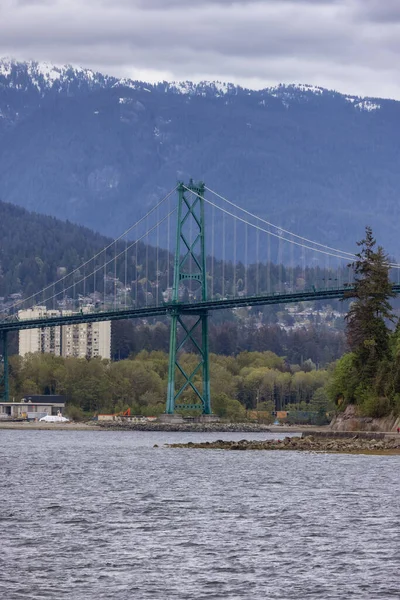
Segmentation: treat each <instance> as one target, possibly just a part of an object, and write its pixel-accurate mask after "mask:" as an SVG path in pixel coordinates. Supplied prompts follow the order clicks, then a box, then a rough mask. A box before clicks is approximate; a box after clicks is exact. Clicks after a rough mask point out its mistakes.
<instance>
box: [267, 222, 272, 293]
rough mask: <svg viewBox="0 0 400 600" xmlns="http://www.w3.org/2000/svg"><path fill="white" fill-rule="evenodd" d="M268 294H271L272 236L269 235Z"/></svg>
mask: <svg viewBox="0 0 400 600" xmlns="http://www.w3.org/2000/svg"><path fill="white" fill-rule="evenodd" d="M267 292H268V294H270V293H271V236H270V235H269V233H267Z"/></svg>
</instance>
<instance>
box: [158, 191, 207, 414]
mask: <svg viewBox="0 0 400 600" xmlns="http://www.w3.org/2000/svg"><path fill="white" fill-rule="evenodd" d="M204 189H205V186H204V183H193V181H192V180H190V183H189V184H188V185H184V184H183V183H179V185H178V188H177V190H178V220H177V230H176V247H175V263H174V283H173V288H172V302H173V304H174V305H175V306H174V308H173V309H172V310H171V312H170V315H171V334H170V345H169V370H168V394H167V407H166V414H169V415H173V414H174V413H175V411H176V410H179V409H180V410H182V409H200V410H201V411H202V414H203V415H210V414H211V400H210V373H209V358H208V313H207V310H206V309H199V310H197V311H196V312H190V314H188V313H187V312H185V308H184V307H185V305H184V304H182V303H180V301H179V300H180V298H179V295H180V292H181V291H182V288H181V284H182V282H185V281H188V280H193V281H195V282H197V283H198V284H199V287H200V292H201V300H202V301H206V300H207V274H206V251H205V231H204ZM199 287H198V289H199ZM186 307H187V304H186ZM179 334H180V338H178V335H179ZM186 343H190V344H191V346H192V349H193V350H195V351H196V353H197V355H198V357H199V360H198V363H197V364H196V365H195V367H194V369H193V370H192V371H191V372H190V373H187V372H186V371H185V369H184V368H183V366H182V365H181V364H180V362H179V357H180V352H181V350H182V349H183V346H184V345H185V344H186ZM177 373H180V376H179V384H178V385H177V379H176V375H177ZM199 375H201V381H199V379H200V378H199ZM196 376H197V377H196ZM187 389H191V390H192V392H194V395H195V397H196V401H195V402H194V403H185V401H184V399H183V398H182V394H183V393H184V392H185V390H187Z"/></svg>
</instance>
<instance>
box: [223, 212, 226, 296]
mask: <svg viewBox="0 0 400 600" xmlns="http://www.w3.org/2000/svg"><path fill="white" fill-rule="evenodd" d="M225 225H226V223H225V213H222V297H223V298H225Z"/></svg>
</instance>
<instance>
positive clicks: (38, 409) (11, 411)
mask: <svg viewBox="0 0 400 600" xmlns="http://www.w3.org/2000/svg"><path fill="white" fill-rule="evenodd" d="M65 400H66V398H65V396H26V397H25V398H22V400H21V401H20V402H0V419H28V420H29V421H34V420H36V419H41V418H42V417H45V416H46V415H57V414H58V413H62V411H63V409H64V408H65Z"/></svg>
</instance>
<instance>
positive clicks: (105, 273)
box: [103, 250, 107, 310]
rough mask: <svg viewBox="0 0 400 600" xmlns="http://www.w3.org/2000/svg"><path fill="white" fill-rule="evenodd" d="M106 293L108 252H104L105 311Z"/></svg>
mask: <svg viewBox="0 0 400 600" xmlns="http://www.w3.org/2000/svg"><path fill="white" fill-rule="evenodd" d="M106 293H107V250H104V275H103V296H104V300H103V303H104V310H105V309H106Z"/></svg>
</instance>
